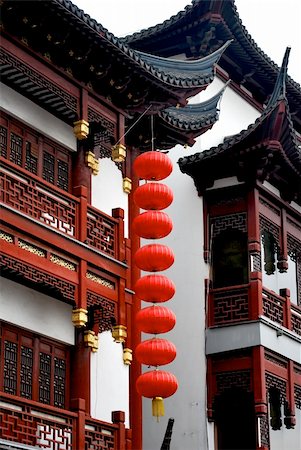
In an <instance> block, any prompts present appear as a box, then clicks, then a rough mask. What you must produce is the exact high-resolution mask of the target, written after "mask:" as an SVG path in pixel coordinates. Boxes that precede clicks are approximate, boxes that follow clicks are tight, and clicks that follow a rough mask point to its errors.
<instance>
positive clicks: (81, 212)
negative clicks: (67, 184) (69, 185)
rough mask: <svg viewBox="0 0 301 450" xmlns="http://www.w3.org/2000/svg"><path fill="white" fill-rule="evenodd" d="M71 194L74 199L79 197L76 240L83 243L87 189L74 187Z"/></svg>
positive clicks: (85, 227) (84, 237)
mask: <svg viewBox="0 0 301 450" xmlns="http://www.w3.org/2000/svg"><path fill="white" fill-rule="evenodd" d="M73 193H74V195H75V196H76V197H79V201H80V203H79V208H78V211H77V217H76V229H77V233H76V236H75V237H76V239H78V240H79V241H81V242H85V240H86V239H87V209H88V205H87V200H88V199H87V197H88V189H87V187H86V186H76V187H74V188H73Z"/></svg>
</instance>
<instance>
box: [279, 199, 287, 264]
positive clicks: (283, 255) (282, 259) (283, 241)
mask: <svg viewBox="0 0 301 450" xmlns="http://www.w3.org/2000/svg"><path fill="white" fill-rule="evenodd" d="M277 267H278V269H279V272H286V271H287V269H288V262H287V226H286V210H285V209H284V208H282V209H281V228H280V255H279V257H278V262H277Z"/></svg>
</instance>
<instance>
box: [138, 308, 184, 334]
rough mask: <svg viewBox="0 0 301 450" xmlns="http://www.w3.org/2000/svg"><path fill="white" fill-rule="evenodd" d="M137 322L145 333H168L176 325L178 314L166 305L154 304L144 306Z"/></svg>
mask: <svg viewBox="0 0 301 450" xmlns="http://www.w3.org/2000/svg"><path fill="white" fill-rule="evenodd" d="M136 324H137V327H138V328H139V330H140V331H143V332H144V333H150V334H159V333H167V332H168V331H171V330H172V329H173V327H174V326H175V324H176V315H175V314H174V313H173V312H172V311H171V310H170V309H168V308H165V307H164V306H159V305H153V306H149V307H148V308H143V309H141V310H140V311H139V312H138V313H137V315H136Z"/></svg>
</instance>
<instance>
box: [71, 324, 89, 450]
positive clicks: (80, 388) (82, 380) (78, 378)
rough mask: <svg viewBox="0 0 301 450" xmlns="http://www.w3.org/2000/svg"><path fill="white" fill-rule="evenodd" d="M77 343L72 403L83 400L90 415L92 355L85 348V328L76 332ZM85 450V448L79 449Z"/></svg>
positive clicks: (72, 364)
mask: <svg viewBox="0 0 301 450" xmlns="http://www.w3.org/2000/svg"><path fill="white" fill-rule="evenodd" d="M75 332H76V341H75V346H74V348H73V350H72V354H71V371H70V372H71V374H72V382H71V386H70V391H71V401H76V400H77V399H83V400H84V401H85V412H86V413H87V414H90V355H91V350H90V348H89V347H86V346H85V342H84V328H79V329H76V330H75ZM78 448H84V447H78Z"/></svg>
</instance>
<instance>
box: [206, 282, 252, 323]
mask: <svg viewBox="0 0 301 450" xmlns="http://www.w3.org/2000/svg"><path fill="white" fill-rule="evenodd" d="M248 289H249V287H248V285H243V286H229V287H223V288H218V289H211V290H210V294H209V326H215V325H223V324H226V323H232V322H241V321H244V320H248V319H249V300H248Z"/></svg>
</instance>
